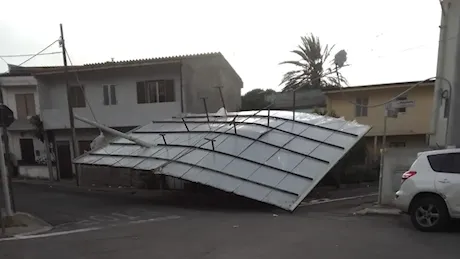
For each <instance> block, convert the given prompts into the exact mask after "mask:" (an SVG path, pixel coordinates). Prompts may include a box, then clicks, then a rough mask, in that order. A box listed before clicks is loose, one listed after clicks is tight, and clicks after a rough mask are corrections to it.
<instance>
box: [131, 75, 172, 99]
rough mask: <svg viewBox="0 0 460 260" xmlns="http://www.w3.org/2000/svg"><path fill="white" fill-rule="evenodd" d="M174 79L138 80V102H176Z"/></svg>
mask: <svg viewBox="0 0 460 260" xmlns="http://www.w3.org/2000/svg"><path fill="white" fill-rule="evenodd" d="M175 100H176V98H175V92H174V80H154V81H141V82H137V103H138V104H145V103H157V102H174V101H175Z"/></svg>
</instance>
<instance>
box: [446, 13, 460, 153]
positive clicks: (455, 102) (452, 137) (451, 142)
mask: <svg viewBox="0 0 460 260" xmlns="http://www.w3.org/2000/svg"><path fill="white" fill-rule="evenodd" d="M458 24H459V25H460V19H459V20H458ZM458 32H459V33H460V27H459V31H458ZM456 41H457V46H456V53H455V64H454V70H453V71H458V69H460V39H458V38H457V39H456ZM454 75H455V76H454V78H453V83H454V84H453V88H452V93H450V98H449V103H450V112H449V118H450V123H449V126H448V128H449V131H448V135H447V140H446V147H448V146H456V147H457V148H460V135H459V134H458V132H459V131H460V118H459V117H460V75H459V73H454Z"/></svg>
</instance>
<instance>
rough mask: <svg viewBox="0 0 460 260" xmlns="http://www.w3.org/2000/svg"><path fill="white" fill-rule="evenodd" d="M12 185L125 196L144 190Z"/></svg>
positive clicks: (42, 184)
mask: <svg viewBox="0 0 460 260" xmlns="http://www.w3.org/2000/svg"><path fill="white" fill-rule="evenodd" d="M13 183H17V184H22V185H32V186H42V187H46V188H49V189H54V190H58V191H67V192H76V193H101V194H120V195H127V194H132V193H133V192H134V193H145V191H146V190H143V189H127V188H123V189H122V188H120V189H118V188H101V187H91V186H80V187H77V186H70V185H69V186H67V185H65V186H64V185H59V183H56V182H28V181H22V180H13Z"/></svg>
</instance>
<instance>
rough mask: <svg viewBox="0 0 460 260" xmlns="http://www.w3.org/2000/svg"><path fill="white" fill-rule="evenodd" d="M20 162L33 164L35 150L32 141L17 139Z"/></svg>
mask: <svg viewBox="0 0 460 260" xmlns="http://www.w3.org/2000/svg"><path fill="white" fill-rule="evenodd" d="M19 146H20V148H21V157H22V161H23V162H25V163H35V149H34V140H33V139H19Z"/></svg>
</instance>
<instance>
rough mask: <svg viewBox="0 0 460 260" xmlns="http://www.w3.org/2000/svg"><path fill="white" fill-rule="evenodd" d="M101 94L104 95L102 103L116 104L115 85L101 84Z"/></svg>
mask: <svg viewBox="0 0 460 260" xmlns="http://www.w3.org/2000/svg"><path fill="white" fill-rule="evenodd" d="M102 94H103V96H104V105H106V106H108V105H116V104H117V93H116V91H115V85H104V86H102Z"/></svg>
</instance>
